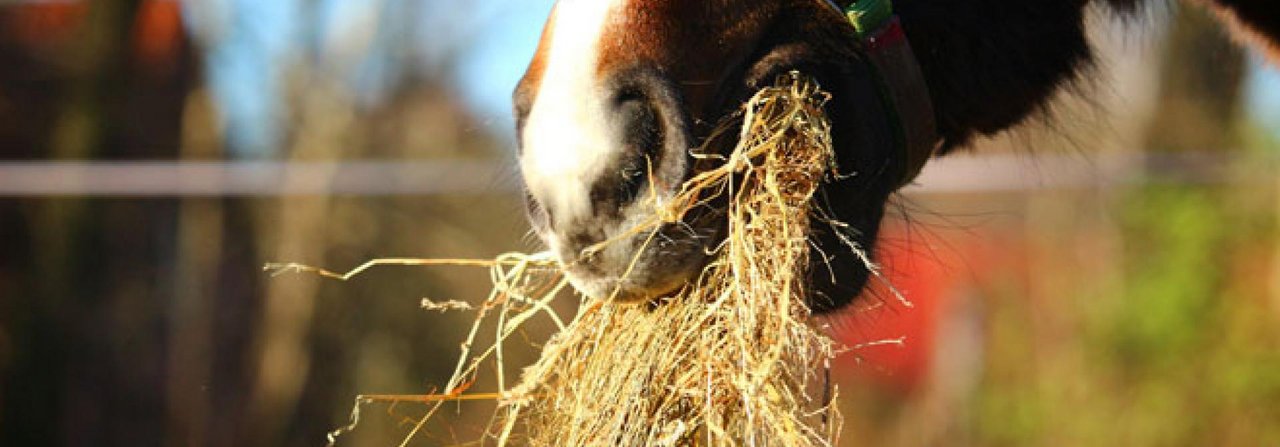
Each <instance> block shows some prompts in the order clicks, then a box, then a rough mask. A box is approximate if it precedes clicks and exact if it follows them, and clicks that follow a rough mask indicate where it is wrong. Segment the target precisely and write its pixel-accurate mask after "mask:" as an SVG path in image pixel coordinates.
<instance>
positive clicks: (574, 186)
mask: <svg viewBox="0 0 1280 447" xmlns="http://www.w3.org/2000/svg"><path fill="white" fill-rule="evenodd" d="M586 91H587V92H589V93H588V94H586V95H582V94H581V93H582V91H581V90H579V91H578V92H577V93H579V95H578V96H577V97H575V98H555V99H552V97H550V96H548V95H547V92H546V91H544V92H542V93H541V94H540V95H539V99H538V100H537V103H539V104H535V105H534V106H533V107H532V113H531V114H530V116H529V119H528V121H527V124H526V126H525V127H524V129H523V130H522V132H523V133H524V135H523V136H522V141H523V144H524V146H525V147H524V151H525V153H524V154H523V155H522V158H523V161H522V163H523V169H525V172H524V174H525V180H526V182H527V185H528V186H529V199H530V202H531V209H532V210H533V212H534V214H535V215H534V219H535V222H536V221H538V220H542V221H543V223H544V224H545V227H544V229H547V230H550V233H552V234H554V235H555V236H556V238H555V239H556V242H557V244H556V245H559V247H558V248H560V249H561V250H562V251H563V252H564V254H569V253H578V252H580V251H581V250H582V249H585V248H587V247H589V246H591V245H594V244H596V243H599V242H601V241H604V240H607V239H609V238H610V237H612V236H614V235H617V234H619V233H623V232H626V231H629V230H630V228H624V227H625V226H626V225H635V223H636V222H637V221H638V219H637V216H640V215H642V214H643V213H652V212H654V206H655V204H657V203H659V202H660V201H661V200H662V199H663V198H666V197H669V196H670V195H671V194H672V193H673V192H674V189H675V188H677V187H678V186H679V185H680V184H681V183H682V182H683V180H684V177H685V175H686V173H687V172H686V166H687V165H688V162H687V161H686V158H687V157H688V155H687V153H688V149H689V144H688V141H689V138H688V136H687V135H688V129H687V127H688V125H687V122H688V120H687V119H686V118H685V116H686V113H685V112H684V111H683V107H682V106H681V100H680V98H679V96H678V93H677V90H676V89H675V88H673V87H672V84H671V82H669V80H667V79H665V78H663V77H662V76H661V75H658V74H657V73H656V72H655V71H646V70H634V71H630V72H626V73H622V74H619V75H615V76H611V77H609V78H608V80H606V81H605V82H603V83H602V84H601V86H599V87H597V88H593V89H586ZM543 101H547V102H546V103H545V106H544V105H543V104H541V103H542V102H543ZM552 101H560V102H552ZM557 105H562V106H561V107H560V108H559V110H557V108H556V106H557ZM654 199H657V200H654Z"/></svg>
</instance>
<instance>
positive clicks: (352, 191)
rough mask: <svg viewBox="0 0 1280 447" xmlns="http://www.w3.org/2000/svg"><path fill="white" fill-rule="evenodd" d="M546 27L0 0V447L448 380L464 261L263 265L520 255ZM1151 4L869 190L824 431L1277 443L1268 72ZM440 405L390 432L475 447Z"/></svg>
mask: <svg viewBox="0 0 1280 447" xmlns="http://www.w3.org/2000/svg"><path fill="white" fill-rule="evenodd" d="M1153 3H1160V2H1153ZM550 6H551V1H550V0H521V1H500V0H471V1H461V0H271V1H255V0H203V1H196V0H192V1H185V2H180V1H170V0H92V1H90V0H0V445H4V446H29V445H30V446H35V445H77V446H78V445H95V446H98V445H180V446H245V445H250V446H251V445H271V446H280V445H285V446H295V445H296V446H314V445H321V444H323V443H324V442H325V441H324V434H325V433H326V432H327V431H329V430H331V429H333V428H335V427H338V426H341V425H344V424H345V423H346V420H347V417H348V413H349V411H350V408H351V407H350V406H351V402H352V399H353V398H354V396H355V395H357V394H360V393H391V394H421V393H429V392H433V391H439V387H440V386H442V385H443V384H444V381H445V380H446V379H447V377H448V376H449V374H450V373H451V369H452V366H453V363H454V360H455V358H456V356H457V351H458V344H459V343H460V342H461V341H462V337H463V335H464V329H465V326H466V325H467V324H468V323H469V322H470V319H471V316H470V315H467V314H439V313H435V312H428V311H425V310H420V309H419V301H420V300H421V299H422V298H423V297H432V298H457V299H462V300H468V301H472V302H478V301H480V300H481V299H482V297H483V294H484V293H485V292H487V290H488V286H487V284H488V282H487V274H486V272H484V271H474V270H468V269H457V268H435V269H422V268H385V269H378V270H375V271H372V272H370V273H368V274H366V275H364V276H361V277H359V278H357V279H355V280H353V281H351V282H346V283H342V282H335V281H322V280H319V279H317V278H312V277H308V276H305V275H303V276H286V277H279V278H271V277H269V276H267V275H265V274H264V273H263V272H262V270H261V266H262V265H263V263H265V262H269V261H297V262H304V263H308V264H313V265H321V266H326V267H332V268H335V269H345V268H348V267H352V266H355V265H357V264H359V263H361V262H363V261H365V260H368V259H371V258H376V257H388V256H407V257H432V258H490V257H492V256H494V255H496V254H499V253H502V252H505V251H509V250H536V249H537V248H538V247H537V246H536V245H535V244H534V243H533V242H532V241H531V240H530V238H528V237H527V226H526V224H525V223H524V220H523V214H522V211H521V210H522V206H521V205H520V200H519V195H518V178H517V176H516V174H515V170H514V163H513V156H514V149H513V136H512V134H513V132H512V128H513V124H512V121H511V118H510V116H509V113H508V109H509V104H508V101H509V100H508V98H509V94H510V91H511V90H512V88H513V86H514V84H515V81H516V79H517V78H518V77H519V76H520V74H521V73H522V72H523V70H524V66H525V64H526V63H527V62H528V59H529V58H530V57H531V55H532V53H533V50H534V45H535V43H536V40H537V36H538V33H539V30H540V28H541V25H542V21H543V19H544V18H545V17H546V15H547V13H548V11H549V10H550ZM1153 8H1154V9H1151V10H1149V11H1146V12H1145V13H1144V14H1141V17H1139V18H1138V19H1136V20H1130V21H1126V22H1124V23H1121V22H1120V21H1117V20H1114V19H1110V18H1107V17H1106V14H1105V11H1096V13H1095V14H1094V17H1093V19H1092V29H1093V39H1094V40H1095V42H1097V44H1098V46H1099V47H1100V48H1101V50H1102V53H1103V55H1102V56H1103V57H1102V59H1103V61H1102V63H1101V64H1100V66H1099V69H1098V70H1097V71H1096V72H1094V73H1091V74H1090V75H1089V77H1088V80H1087V82H1084V83H1082V84H1081V85H1080V86H1079V87H1078V88H1077V89H1076V90H1077V91H1076V92H1074V93H1075V94H1066V95H1063V97H1062V98H1061V99H1060V100H1059V101H1057V102H1056V103H1055V104H1054V106H1053V107H1052V108H1051V110H1050V111H1049V112H1048V115H1049V119H1047V120H1042V121H1041V122H1039V123H1033V124H1031V125H1028V126H1026V127H1024V128H1020V129H1018V130H1015V131H1013V132H1010V133H1008V134H1007V135H1002V136H1000V137H997V138H993V139H991V140H989V141H984V142H982V143H981V144H980V145H979V147H978V148H976V149H975V150H974V151H972V152H969V153H964V154H958V155H956V156H953V157H949V158H947V159H944V160H939V161H937V162H936V163H934V164H933V165H932V166H931V167H930V168H929V169H928V170H927V171H926V173H925V175H924V177H922V179H921V180H920V182H919V183H918V184H917V185H914V186H912V187H911V188H909V189H908V190H907V191H905V192H904V193H903V194H901V196H900V197H899V198H897V199H896V201H895V204H894V210H895V211H894V212H893V213H892V216H891V217H890V218H889V220H888V222H886V225H887V227H888V228H889V230H888V231H887V234H886V236H885V242H884V243H883V245H882V247H881V256H882V258H883V259H884V262H885V264H886V267H887V269H888V270H889V272H890V276H891V278H892V281H893V282H894V283H895V284H896V285H898V287H899V288H901V289H903V290H904V291H905V292H906V294H907V295H908V296H909V297H910V299H911V300H912V301H913V302H914V303H915V307H914V308H913V309H907V308H904V307H902V306H900V305H897V304H895V303H894V302H893V301H892V300H884V299H877V297H883V296H885V295H886V294H885V292H884V291H883V290H878V291H877V290H873V291H872V292H870V293H869V295H870V296H869V298H868V299H866V300H863V301H862V302H861V304H860V305H858V306H857V307H856V308H855V309H850V310H849V311H847V312H845V313H843V314H841V315H838V316H836V317H833V318H832V319H831V320H830V321H831V326H832V329H833V331H834V333H836V334H837V335H838V336H839V337H840V338H841V339H842V340H844V341H845V342H847V343H849V344H851V345H857V344H863V343H869V344H870V345H869V346H867V347H864V348H861V349H858V350H855V351H854V352H853V353H851V354H849V355H846V356H845V357H844V358H842V361H841V362H840V364H839V365H837V368H836V371H835V376H836V377H837V378H838V380H839V382H840V383H841V384H842V387H841V394H840V397H841V400H840V402H841V406H842V408H843V409H844V413H845V416H846V420H845V438H844V441H845V443H846V444H848V445H863V444H876V445H905V446H914V445H978V446H988V445H992V446H1000V445H1116V444H1122V445H1139V446H1141V445H1152V446H1157V445H1158V446H1166V445H1247V446H1256V445H1280V424H1278V423H1277V422H1276V421H1280V331H1277V329H1276V328H1277V327H1280V220H1278V217H1280V176H1277V175H1276V173H1277V172H1280V171H1278V169H1280V73H1278V72H1277V71H1276V69H1275V68H1274V67H1272V68H1267V67H1266V66H1265V65H1264V63H1263V61H1262V59H1261V58H1260V57H1259V56H1258V55H1256V54H1252V53H1250V52H1248V51H1245V50H1241V49H1239V48H1236V47H1235V46H1233V45H1231V44H1230V41H1229V39H1228V38H1227V37H1226V36H1225V35H1224V34H1223V32H1222V31H1220V30H1219V28H1218V27H1217V25H1216V23H1215V22H1214V21H1213V20H1212V19H1211V18H1210V17H1209V16H1208V15H1207V14H1206V13H1204V12H1203V11H1201V10H1199V9H1195V8H1185V9H1179V8H1176V7H1172V6H1168V5H1156V6H1154V7H1153ZM564 311H565V312H566V313H567V312H571V311H572V309H564ZM538 330H539V329H538V328H537V327H535V328H533V329H531V331H532V332H535V333H536V332H538ZM534 335H535V336H532V337H531V338H533V339H535V340H536V339H537V337H536V334H534ZM900 339H901V340H903V343H902V344H901V346H899V345H897V344H892V343H890V344H878V343H876V342H877V341H883V340H900ZM533 355H534V353H532V352H517V353H514V354H512V356H513V357H514V359H515V360H514V361H512V363H515V364H518V363H520V361H521V360H528V359H531V358H532V356H533ZM485 385H486V384H484V383H480V384H477V387H483V386H485ZM448 408H449V411H446V412H444V413H442V414H441V417H440V418H439V419H437V420H436V422H433V423H432V424H429V425H428V427H426V430H425V432H424V433H423V434H422V435H420V436H416V437H414V438H413V440H412V441H413V442H412V444H413V445H452V444H455V443H460V442H462V443H465V442H467V441H473V440H475V439H477V435H478V434H479V430H481V429H482V428H483V426H484V424H485V422H486V421H487V419H486V418H485V416H484V414H485V413H484V411H483V410H481V411H467V407H461V408H459V407H452V406H451V407H448ZM420 414H421V409H420V408H415V407H414V406H412V405H408V404H405V405H399V406H395V407H387V406H374V407H371V408H370V409H368V410H367V411H366V412H365V422H364V425H362V426H361V428H360V430H357V432H356V433H354V434H353V435H352V437H350V438H345V441H346V442H347V445H388V444H391V445H397V444H399V443H400V441H401V440H403V439H404V438H405V436H406V434H407V433H408V432H409V430H410V429H411V425H412V421H413V418H415V417H417V416H419V415H420Z"/></svg>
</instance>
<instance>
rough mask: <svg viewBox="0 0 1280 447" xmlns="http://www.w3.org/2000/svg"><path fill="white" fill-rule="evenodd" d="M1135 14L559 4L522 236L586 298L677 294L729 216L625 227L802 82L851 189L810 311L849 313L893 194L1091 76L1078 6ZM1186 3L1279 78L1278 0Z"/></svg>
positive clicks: (527, 100) (813, 276)
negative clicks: (1214, 19)
mask: <svg viewBox="0 0 1280 447" xmlns="http://www.w3.org/2000/svg"><path fill="white" fill-rule="evenodd" d="M1143 1H1144V0H1039V1H1027V0H898V1H897V2H894V3H892V4H890V3H889V1H888V0H858V1H856V2H854V1H851V0H559V1H558V2H557V4H556V5H555V6H554V7H553V9H552V12H551V15H550V17H549V18H548V19H547V22H546V25H545V27H544V30H543V33H542V37H541V39H540V41H539V43H538V47H537V50H536V53H535V54H534V57H533V59H532V61H531V62H530V64H529V66H528V69H527V71H526V73H525V75H524V77H523V78H522V79H521V80H520V82H519V83H518V85H517V86H516V88H515V91H514V93H513V105H514V107H513V109H514V114H515V121H516V127H517V134H518V147H519V148H518V158H519V167H520V173H521V175H522V176H523V180H524V185H525V192H526V193H525V199H526V200H525V203H526V204H527V213H528V216H529V220H530V222H531V225H532V227H533V232H534V233H535V234H536V235H537V236H538V237H539V238H540V239H541V240H542V241H543V242H544V243H545V244H546V245H547V247H548V248H549V249H550V250H551V252H552V253H554V254H555V256H556V257H557V258H558V260H559V262H560V264H561V265H562V266H563V268H564V269H565V271H566V273H567V275H568V276H569V278H570V281H571V282H572V284H573V285H574V286H575V288H577V289H578V290H579V291H580V292H582V293H583V294H585V295H588V296H592V297H598V298H610V299H613V300H617V301H622V302H634V301H645V300H651V299H653V298H655V297H658V296H662V295H663V294H666V293H669V292H672V291H673V290H675V289H677V288H679V287H680V286H681V285H683V284H685V283H686V282H688V281H690V280H691V279H692V278H694V275H696V274H697V273H698V272H699V271H700V270H701V268H702V267H703V266H704V265H705V264H706V263H707V262H709V257H710V256H711V254H710V253H711V251H712V248H713V247H715V246H716V245H717V244H718V243H719V242H720V241H721V240H722V239H723V238H724V235H723V233H722V230H721V229H722V228H723V227H724V225H723V222H724V219H725V216H724V213H723V209H722V208H723V206H722V205H720V206H717V205H715V204H712V205H709V206H705V207H700V208H698V209H695V210H693V211H692V212H690V213H689V214H688V215H687V216H686V217H685V218H684V219H683V220H682V221H681V222H676V223H672V224H668V225H664V226H662V227H661V228H659V229H658V230H656V236H657V237H652V238H650V237H648V234H639V235H629V234H630V233H629V230H631V229H633V228H634V227H635V226H636V225H638V224H640V223H641V222H642V221H643V220H644V219H645V218H646V216H649V215H651V214H652V212H653V209H652V203H653V200H657V201H662V200H664V199H669V198H671V197H672V196H673V195H674V194H675V193H676V191H677V189H678V188H679V186H680V185H681V184H682V183H683V182H684V181H685V180H687V179H689V178H691V177H692V176H693V175H695V174H696V173H697V172H699V171H700V170H702V169H705V160H706V157H699V156H697V155H698V154H695V153H694V149H693V148H700V149H699V150H703V151H707V152H710V153H719V154H721V155H724V154H725V153H726V152H727V151H728V150H730V149H731V148H732V147H733V143H734V142H732V141H718V140H723V139H722V138H712V135H721V134H722V133H721V132H717V130H718V129H722V128H723V126H725V125H728V126H732V125H733V124H732V122H733V120H734V118H733V117H734V116H735V111H737V110H738V109H739V107H740V105H741V104H742V103H743V102H744V101H745V100H747V99H749V97H750V96H751V95H752V94H753V93H754V92H756V91H757V90H758V89H760V88H762V87H765V86H767V85H770V84H771V83H772V82H773V80H774V79H775V78H776V77H778V76H780V75H782V74H785V73H789V72H792V71H799V72H801V73H804V74H805V75H807V76H810V77H812V78H814V79H815V80H816V81H817V82H818V84H819V85H821V86H822V87H823V89H824V90H826V91H827V92H829V93H830V94H831V98H832V99H831V101H830V102H828V103H827V105H826V106H825V107H826V112H827V114H828V116H829V118H830V120H831V121H832V123H833V126H832V140H833V142H834V146H835V150H836V158H837V164H838V165H839V166H840V167H841V169H842V171H847V172H849V173H850V175H845V176H841V178H840V179H838V180H836V181H833V182H829V183H828V184H826V185H824V186H823V187H822V189H821V191H820V192H819V194H818V195H817V197H816V198H815V199H814V200H820V201H821V205H822V206H823V207H824V208H825V209H826V211H827V212H829V213H831V215H832V216H833V217H834V218H836V219H838V220H839V221H841V222H843V223H845V224H847V230H849V231H845V230H841V229H837V228H826V227H824V226H822V225H815V226H814V228H813V230H812V231H813V233H812V235H811V243H812V245H813V247H814V248H815V251H814V252H815V253H819V254H820V255H819V256H814V257H813V259H812V260H811V266H810V273H809V276H810V278H809V281H810V285H811V287H810V289H811V293H810V297H809V298H808V300H809V303H808V304H809V305H810V307H811V308H812V309H813V310H814V312H816V313H826V312H831V311H834V310H837V309H840V308H842V307H844V306H845V305H847V304H848V303H850V302H851V301H852V300H853V299H854V298H855V297H856V296H858V295H859V293H860V292H861V291H862V290H863V288H864V287H865V286H866V284H867V282H868V279H869V277H870V273H871V272H870V271H869V266H868V264H867V263H866V262H864V260H863V259H861V258H860V254H859V253H858V251H859V250H858V249H859V248H861V249H862V250H865V251H866V252H870V253H874V248H875V246H876V238H877V235H878V232H879V229H880V222H881V220H882V218H883V216H884V214H885V208H886V203H887V202H888V200H889V198H890V195H891V194H893V193H894V192H895V191H897V190H898V189H899V188H901V187H902V186H904V185H906V184H908V183H910V182H911V181H912V180H913V179H914V178H915V176H916V175H917V174H918V173H919V171H920V169H921V167H922V166H923V165H924V164H925V163H926V162H927V161H928V160H929V159H931V158H933V157H938V156H942V155H945V154H948V153H951V152H954V151H956V150H957V149H960V148H964V147H966V146H967V145H969V144H970V143H971V142H972V141H973V140H974V138H975V137H978V136H983V135H992V134H995V133H998V132H1001V131H1003V130H1005V129H1008V128H1010V127H1013V126H1015V125H1017V124H1019V123H1021V122H1023V121H1025V120H1027V119H1028V117H1029V116H1032V115H1033V114H1034V113H1035V112H1036V111H1037V110H1038V109H1040V108H1042V107H1043V106H1044V105H1045V104H1046V103H1047V102H1048V101H1049V99H1050V98H1051V97H1052V96H1054V94H1055V93H1056V92H1057V91H1059V90H1062V89H1064V88H1066V87H1067V86H1069V85H1071V84H1072V83H1073V82H1074V81H1076V80H1078V79H1079V77H1081V76H1082V75H1083V73H1086V72H1087V70H1088V68H1089V67H1090V66H1091V64H1092V63H1093V62H1094V56H1093V49H1092V48H1091V47H1090V44H1089V42H1088V40H1087V39H1086V35H1085V24H1084V21H1085V12H1086V8H1087V7H1090V6H1091V5H1093V4H1102V7H1104V8H1107V9H1108V10H1109V11H1110V12H1112V13H1113V14H1117V15H1126V14H1134V12H1135V11H1137V10H1139V9H1140V8H1141V7H1142V6H1143V5H1142V3H1143ZM1188 1H1191V2H1195V3H1199V4H1202V5H1204V6H1206V7H1209V8H1212V9H1214V10H1216V11H1217V12H1218V15H1219V17H1221V18H1222V19H1223V22H1225V23H1226V24H1228V26H1230V27H1231V29H1232V30H1233V32H1234V33H1235V34H1236V35H1237V36H1239V37H1240V39H1241V40H1242V41H1245V42H1249V43H1251V44H1254V45H1257V46H1259V47H1260V48H1261V49H1262V50H1263V51H1264V52H1265V53H1266V54H1267V55H1268V57H1269V58H1270V60H1271V61H1273V62H1280V8H1274V7H1273V6H1272V5H1269V3H1271V2H1270V1H1269V0H1188ZM739 125H740V124H739ZM727 134H729V135H736V132H728V133H727ZM842 233H843V234H842ZM603 241H610V243H608V244H605V245H604V246H603V248H600V249H598V250H591V251H590V253H587V252H586V249H587V248H589V247H593V246H596V245H598V244H600V243H601V242H603Z"/></svg>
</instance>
